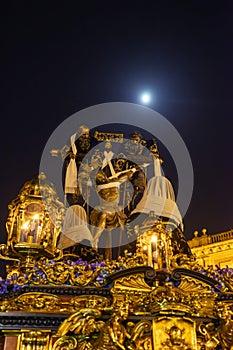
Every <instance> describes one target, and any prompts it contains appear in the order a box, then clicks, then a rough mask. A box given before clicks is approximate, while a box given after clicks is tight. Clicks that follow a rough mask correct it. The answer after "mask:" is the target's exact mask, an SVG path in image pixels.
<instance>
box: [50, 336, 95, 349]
mask: <svg viewBox="0 0 233 350" xmlns="http://www.w3.org/2000/svg"><path fill="white" fill-rule="evenodd" d="M77 346H78V341H77V339H76V338H75V337H72V336H70V337H66V336H64V337H62V338H59V339H58V340H57V341H56V342H55V343H54V345H53V348H52V350H66V349H69V350H76V349H80V348H77ZM83 349H85V348H83ZM86 349H88V348H86Z"/></svg>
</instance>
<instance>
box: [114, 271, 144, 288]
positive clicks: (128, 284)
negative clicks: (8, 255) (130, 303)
mask: <svg viewBox="0 0 233 350" xmlns="http://www.w3.org/2000/svg"><path fill="white" fill-rule="evenodd" d="M114 288H121V289H124V290H127V289H137V290H140V291H142V290H143V291H147V292H150V291H151V287H150V286H149V285H148V284H147V283H146V282H145V276H144V273H138V274H135V275H130V276H125V277H122V278H119V279H117V280H116V281H115V284H114Z"/></svg>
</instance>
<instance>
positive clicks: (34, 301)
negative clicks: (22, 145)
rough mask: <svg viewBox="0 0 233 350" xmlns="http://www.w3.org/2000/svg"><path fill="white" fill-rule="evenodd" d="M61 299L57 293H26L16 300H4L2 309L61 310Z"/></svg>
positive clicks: (29, 310)
mask: <svg viewBox="0 0 233 350" xmlns="http://www.w3.org/2000/svg"><path fill="white" fill-rule="evenodd" d="M60 304H61V301H60V299H59V298H58V297H57V296H56V295H52V294H46V293H37V292H35V293H26V294H22V295H20V296H19V297H18V298H16V299H14V300H8V301H4V302H3V303H2V305H1V306H0V309H1V311H28V312H38V311H41V310H43V311H47V312H49V311H60Z"/></svg>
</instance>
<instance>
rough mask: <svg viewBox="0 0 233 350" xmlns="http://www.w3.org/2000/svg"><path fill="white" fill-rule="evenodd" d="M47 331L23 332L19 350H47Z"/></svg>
mask: <svg viewBox="0 0 233 350" xmlns="http://www.w3.org/2000/svg"><path fill="white" fill-rule="evenodd" d="M49 333H50V332H49V331H24V332H23V333H22V335H21V339H20V344H19V349H20V350H42V349H43V350H49Z"/></svg>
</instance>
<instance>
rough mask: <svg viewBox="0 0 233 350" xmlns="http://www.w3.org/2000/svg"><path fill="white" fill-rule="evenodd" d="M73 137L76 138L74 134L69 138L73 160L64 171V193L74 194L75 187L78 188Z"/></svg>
mask: <svg viewBox="0 0 233 350" xmlns="http://www.w3.org/2000/svg"><path fill="white" fill-rule="evenodd" d="M75 137H76V133H75V134H73V135H72V136H71V138H70V142H71V148H72V152H73V155H74V158H71V159H70V162H69V164H68V166H67V169H66V177H65V193H76V191H77V187H78V171H77V165H76V161H75V157H76V154H77V148H76V145H75Z"/></svg>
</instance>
